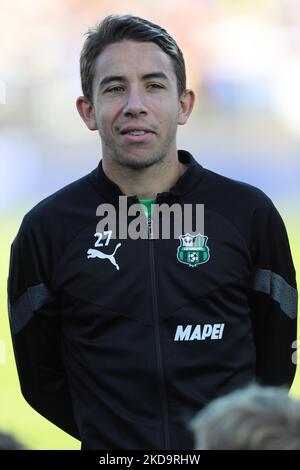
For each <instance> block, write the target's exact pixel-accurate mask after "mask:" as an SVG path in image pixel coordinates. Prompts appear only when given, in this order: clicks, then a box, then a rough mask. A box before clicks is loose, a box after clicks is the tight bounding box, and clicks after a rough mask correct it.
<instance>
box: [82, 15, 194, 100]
mask: <svg viewBox="0 0 300 470" xmlns="http://www.w3.org/2000/svg"><path fill="white" fill-rule="evenodd" d="M86 35H87V37H86V40H85V42H84V45H83V48H82V51H81V55H80V75H81V85H82V91H83V94H84V96H85V97H86V98H87V99H88V100H89V101H90V102H91V103H92V102H93V82H94V78H95V66H96V61H97V58H98V57H99V55H100V54H101V53H102V52H103V51H104V50H105V48H106V47H108V46H110V45H111V44H115V43H120V42H122V41H134V42H143V43H149V42H150V43H154V44H156V45H157V46H158V47H159V48H160V49H161V50H162V51H163V52H164V53H165V54H167V55H168V56H169V57H170V60H171V63H172V65H173V68H174V73H175V75H176V79H177V89H178V96H180V95H182V93H183V92H184V91H185V88H186V72H185V63H184V58H183V54H182V52H181V50H180V48H179V47H178V45H177V43H176V41H175V40H174V39H173V38H172V37H171V36H170V35H169V34H168V33H167V31H166V30H165V29H163V28H162V27H161V26H158V25H156V24H154V23H151V22H150V21H148V20H145V19H143V18H139V17H137V16H132V15H110V16H107V17H106V18H105V19H104V20H103V21H102V22H101V23H98V24H97V25H96V26H95V27H94V28H91V29H89V31H88V32H87V33H86Z"/></svg>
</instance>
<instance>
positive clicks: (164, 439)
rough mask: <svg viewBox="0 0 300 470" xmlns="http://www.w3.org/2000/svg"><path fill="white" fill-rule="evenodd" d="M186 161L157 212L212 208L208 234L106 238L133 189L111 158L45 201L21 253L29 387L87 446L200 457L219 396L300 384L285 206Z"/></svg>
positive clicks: (22, 342)
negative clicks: (101, 210)
mask: <svg viewBox="0 0 300 470" xmlns="http://www.w3.org/2000/svg"><path fill="white" fill-rule="evenodd" d="M178 155H179V159H180V160H181V161H182V162H183V163H185V164H187V165H188V169H187V171H186V172H185V173H184V175H183V176H181V178H180V179H179V180H178V182H177V183H176V185H175V186H174V187H173V188H172V189H171V190H170V192H165V193H161V194H160V195H158V198H157V204H159V203H166V204H173V203H176V202H177V203H179V204H196V203H198V204H204V205H205V208H204V215H205V237H204V236H203V235H204V234H199V236H198V237H197V239H196V238H194V239H193V237H191V236H189V235H190V234H184V233H183V234H182V235H183V239H181V240H179V239H178V238H177V239H171V240H165V239H137V240H133V239H122V240H118V239H111V240H110V241H109V243H108V245H106V244H105V243H102V242H103V241H104V239H103V238H102V236H101V235H97V236H96V237H95V236H94V234H95V232H96V226H97V223H98V221H99V217H97V215H96V211H97V207H98V206H99V205H100V204H102V203H110V204H113V205H115V206H116V207H117V205H118V198H119V196H120V195H121V192H120V190H119V188H118V187H117V186H116V185H115V184H114V183H112V182H111V181H110V180H109V179H108V178H107V177H106V176H105V174H104V172H103V170H102V165H101V162H100V164H99V166H98V168H97V169H96V170H94V171H92V172H91V173H90V174H89V175H87V176H85V177H83V178H81V179H80V180H78V181H76V182H74V183H72V184H70V185H68V186H67V187H65V188H63V189H62V190H60V191H58V192H56V193H55V194H54V195H52V196H50V197H48V198H47V199H45V200H44V201H42V202H40V203H39V204H38V205H37V206H36V207H34V208H33V209H32V210H31V211H30V212H29V213H28V214H27V215H26V216H25V217H24V220H23V222H22V225H21V228H20V230H19V233H18V235H17V237H16V239H15V241H14V243H13V245H12V252H11V264H10V274H9V282H8V295H9V311H10V324H11V331H12V338H13V344H14V351H15V357H16V363H17V368H18V373H19V379H20V384H21V389H22V393H23V395H24V397H25V399H26V400H27V401H28V402H29V403H30V405H31V406H32V407H33V408H35V409H36V410H37V411H38V412H39V413H40V414H42V415H43V416H44V417H46V418H47V419H48V420H50V421H52V422H53V423H55V424H56V425H57V426H59V427H60V428H62V429H64V430H65V431H66V432H68V433H70V434H71V435H73V436H75V437H77V438H78V439H80V440H81V441H82V448H83V449H98V450H99V449H116V448H118V449H191V448H193V439H192V436H191V434H190V432H189V431H188V430H187V424H188V422H189V420H190V419H191V418H192V417H193V416H194V414H195V413H196V412H197V411H199V409H200V408H202V407H203V406H204V405H205V404H206V403H208V402H209V401H210V400H212V399H213V398H215V397H218V396H220V395H223V394H225V393H228V392H230V391H231V390H233V389H236V388H239V387H242V386H244V385H246V384H248V383H249V382H253V381H254V380H258V381H259V382H260V383H262V384H268V385H281V384H285V385H287V386H289V385H291V383H292V380H293V377H294V373H295V365H294V364H293V363H292V353H293V349H292V342H293V341H294V340H295V339H296V311H297V291H296V281H295V271H294V267H293V263H292V259H291V253H290V249H289V243H288V239H287V234H286V231H285V227H284V224H283V222H282V220H281V218H280V216H279V214H278V212H277V210H276V209H275V207H274V205H273V204H272V202H271V201H270V199H269V198H268V197H267V196H266V195H265V194H264V193H262V192H261V191H260V190H258V189H256V188H254V187H252V186H249V185H247V184H243V183H240V182H236V181H233V180H231V179H228V178H225V177H223V176H220V175H217V174H215V173H213V172H211V171H209V170H206V169H204V168H203V167H202V166H201V165H199V164H198V163H197V162H196V161H195V160H194V159H193V157H192V156H191V155H190V154H189V153H188V152H185V151H179V152H178ZM127 201H128V206H129V207H130V205H131V204H132V203H133V202H137V199H136V198H135V197H129V198H127ZM117 245H118V246H117ZM201 247H202V248H201Z"/></svg>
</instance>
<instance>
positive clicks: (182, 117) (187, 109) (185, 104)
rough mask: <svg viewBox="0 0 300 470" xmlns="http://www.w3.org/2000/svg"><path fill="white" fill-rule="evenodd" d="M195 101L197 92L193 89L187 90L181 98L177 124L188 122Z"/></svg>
mask: <svg viewBox="0 0 300 470" xmlns="http://www.w3.org/2000/svg"><path fill="white" fill-rule="evenodd" d="M194 103H195V93H194V92H193V91H192V90H185V91H184V92H183V93H182V95H181V96H180V98H179V109H178V116H177V124H180V125H183V124H185V123H186V122H187V120H188V118H189V115H190V114H191V112H192V110H193V107H194Z"/></svg>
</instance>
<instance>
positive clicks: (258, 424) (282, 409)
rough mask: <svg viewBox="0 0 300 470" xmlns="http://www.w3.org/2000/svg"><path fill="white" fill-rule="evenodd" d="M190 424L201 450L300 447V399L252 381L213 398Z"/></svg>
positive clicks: (285, 391) (278, 389)
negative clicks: (247, 385) (250, 383)
mask: <svg viewBox="0 0 300 470" xmlns="http://www.w3.org/2000/svg"><path fill="white" fill-rule="evenodd" d="M189 427H190V429H191V430H192V431H193V433H194V437H195V449H198V450H300V401H299V400H294V399H293V398H291V397H290V396H289V395H288V391H287V390H286V389H282V388H277V387H261V386H258V385H251V386H249V387H247V388H245V389H242V390H237V391H234V392H232V393H230V394H228V395H226V396H223V397H220V398H217V399H215V400H213V401H212V402H211V403H209V404H208V405H207V406H206V407H205V408H203V410H201V411H200V412H199V413H198V414H197V415H196V417H195V418H194V419H193V420H192V422H191V423H190V425H189Z"/></svg>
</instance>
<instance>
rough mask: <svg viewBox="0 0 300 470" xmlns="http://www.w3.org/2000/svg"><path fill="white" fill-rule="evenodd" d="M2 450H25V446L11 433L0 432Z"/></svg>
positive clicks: (0, 447)
mask: <svg viewBox="0 0 300 470" xmlns="http://www.w3.org/2000/svg"><path fill="white" fill-rule="evenodd" d="M0 450H25V447H24V446H23V445H22V444H21V443H20V442H19V441H18V440H17V439H16V438H15V437H14V436H12V435H11V434H7V433H4V432H0Z"/></svg>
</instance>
